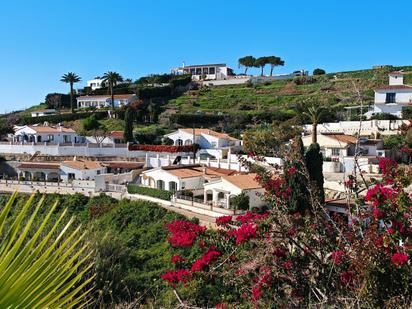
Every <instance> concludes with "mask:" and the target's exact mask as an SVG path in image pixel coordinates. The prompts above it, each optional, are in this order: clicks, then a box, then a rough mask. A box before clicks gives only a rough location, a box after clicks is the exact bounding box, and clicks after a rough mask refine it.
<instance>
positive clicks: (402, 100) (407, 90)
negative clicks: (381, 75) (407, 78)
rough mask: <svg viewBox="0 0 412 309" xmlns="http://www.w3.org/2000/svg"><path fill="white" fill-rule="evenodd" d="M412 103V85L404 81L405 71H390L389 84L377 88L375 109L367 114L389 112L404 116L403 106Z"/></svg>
mask: <svg viewBox="0 0 412 309" xmlns="http://www.w3.org/2000/svg"><path fill="white" fill-rule="evenodd" d="M411 105H412V86H409V85H405V84H404V83H403V72H402V71H396V72H392V73H389V85H388V86H384V87H381V88H378V89H375V104H374V106H373V110H372V111H369V112H367V113H366V114H365V116H367V117H371V116H373V115H376V114H381V113H389V114H392V115H394V116H397V117H399V118H401V117H402V108H403V107H405V106H411Z"/></svg>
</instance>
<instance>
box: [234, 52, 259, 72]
mask: <svg viewBox="0 0 412 309" xmlns="http://www.w3.org/2000/svg"><path fill="white" fill-rule="evenodd" d="M255 62H256V58H255V57H253V56H245V57H242V58H239V60H238V63H239V67H241V66H242V67H244V68H245V75H246V73H247V70H248V69H249V68H251V67H253V66H255Z"/></svg>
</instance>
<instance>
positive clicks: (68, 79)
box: [60, 72, 82, 113]
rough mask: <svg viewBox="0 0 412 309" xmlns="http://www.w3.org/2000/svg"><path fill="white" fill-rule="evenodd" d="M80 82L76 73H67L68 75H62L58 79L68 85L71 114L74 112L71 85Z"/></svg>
mask: <svg viewBox="0 0 412 309" xmlns="http://www.w3.org/2000/svg"><path fill="white" fill-rule="evenodd" d="M81 80H82V79H81V78H80V77H79V76H78V75H77V74H76V73H73V72H69V73H66V74H64V75H63V76H62V78H61V79H60V81H62V82H63V83H67V84H70V107H71V110H72V113H73V112H74V102H73V97H74V93H73V85H74V84H75V83H78V82H80V81H81Z"/></svg>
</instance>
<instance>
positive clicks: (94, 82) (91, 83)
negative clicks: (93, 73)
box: [87, 77, 104, 90]
mask: <svg viewBox="0 0 412 309" xmlns="http://www.w3.org/2000/svg"><path fill="white" fill-rule="evenodd" d="M87 87H89V88H91V89H92V90H96V89H100V88H102V87H104V81H103V78H98V77H96V78H94V79H90V80H88V81H87Z"/></svg>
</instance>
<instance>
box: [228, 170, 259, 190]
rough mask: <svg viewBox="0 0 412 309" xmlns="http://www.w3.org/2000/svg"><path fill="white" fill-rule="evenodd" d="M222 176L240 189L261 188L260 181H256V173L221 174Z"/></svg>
mask: <svg viewBox="0 0 412 309" xmlns="http://www.w3.org/2000/svg"><path fill="white" fill-rule="evenodd" d="M222 178H223V179H224V180H226V181H228V182H230V183H231V184H233V185H234V186H236V187H238V188H239V189H242V190H250V189H260V188H262V186H261V185H260V183H259V182H258V181H256V179H255V178H256V174H253V173H252V174H243V175H232V176H223V177H222Z"/></svg>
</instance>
